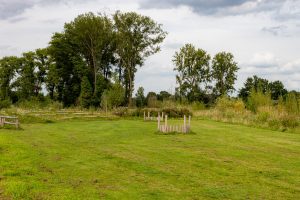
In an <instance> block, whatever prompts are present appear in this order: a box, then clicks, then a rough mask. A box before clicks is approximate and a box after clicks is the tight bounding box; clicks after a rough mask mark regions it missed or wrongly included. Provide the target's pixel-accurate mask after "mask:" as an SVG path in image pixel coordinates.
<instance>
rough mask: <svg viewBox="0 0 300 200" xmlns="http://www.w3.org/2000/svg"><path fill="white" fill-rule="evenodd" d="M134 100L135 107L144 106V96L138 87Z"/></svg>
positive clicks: (141, 89) (142, 90)
mask: <svg viewBox="0 0 300 200" xmlns="http://www.w3.org/2000/svg"><path fill="white" fill-rule="evenodd" d="M135 98H136V106H137V107H143V106H144V105H145V100H146V98H145V95H144V88H143V87H139V88H138V90H137V93H136V95H135Z"/></svg>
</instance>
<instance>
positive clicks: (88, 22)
mask: <svg viewBox="0 0 300 200" xmlns="http://www.w3.org/2000/svg"><path fill="white" fill-rule="evenodd" d="M65 34H66V37H68V38H70V39H71V40H72V43H73V44H74V45H75V46H76V47H77V48H78V50H79V51H80V53H81V54H82V55H84V58H85V60H86V61H87V64H88V66H89V67H90V69H91V71H90V72H91V75H92V76H91V77H92V79H93V95H94V96H96V94H97V80H98V75H99V73H102V75H103V76H104V77H105V78H108V76H109V75H110V74H111V64H114V56H113V55H114V49H115V40H114V38H115V37H114V33H113V24H112V22H111V20H110V19H109V18H108V17H106V16H102V15H99V16H98V15H95V14H93V13H86V14H83V15H79V16H78V17H76V18H75V19H74V21H72V22H70V23H67V24H65ZM99 98H100V97H99Z"/></svg>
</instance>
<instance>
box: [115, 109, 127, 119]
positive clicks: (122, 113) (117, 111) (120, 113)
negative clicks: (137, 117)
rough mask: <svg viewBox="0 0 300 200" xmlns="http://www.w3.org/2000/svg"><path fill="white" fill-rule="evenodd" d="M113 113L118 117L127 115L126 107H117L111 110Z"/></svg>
mask: <svg viewBox="0 0 300 200" xmlns="http://www.w3.org/2000/svg"><path fill="white" fill-rule="evenodd" d="M113 114H114V115H117V116H119V117H125V116H128V108H126V107H118V108H115V109H114V110H113Z"/></svg>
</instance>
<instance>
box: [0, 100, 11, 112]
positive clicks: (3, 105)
mask: <svg viewBox="0 0 300 200" xmlns="http://www.w3.org/2000/svg"><path fill="white" fill-rule="evenodd" d="M10 106H11V102H10V101H9V100H2V101H0V110H1V109H3V108H9V107H10Z"/></svg>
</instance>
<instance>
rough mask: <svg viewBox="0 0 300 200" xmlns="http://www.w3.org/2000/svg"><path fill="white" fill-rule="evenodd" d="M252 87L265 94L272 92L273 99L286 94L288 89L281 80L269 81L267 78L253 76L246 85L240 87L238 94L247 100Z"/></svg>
mask: <svg viewBox="0 0 300 200" xmlns="http://www.w3.org/2000/svg"><path fill="white" fill-rule="evenodd" d="M252 89H253V90H254V91H255V92H258V91H260V92H261V93H263V94H266V93H271V98H272V99H273V100H278V99H279V97H280V96H285V95H286V94H287V90H286V89H285V88H284V85H283V83H282V82H281V81H274V82H269V81H268V80H267V79H263V78H259V77H257V76H253V77H249V78H247V80H246V82H245V83H244V87H242V88H241V89H240V91H239V94H238V96H239V97H240V98H242V99H243V100H244V101H246V100H247V98H248V97H249V95H250V93H251V91H252Z"/></svg>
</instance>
